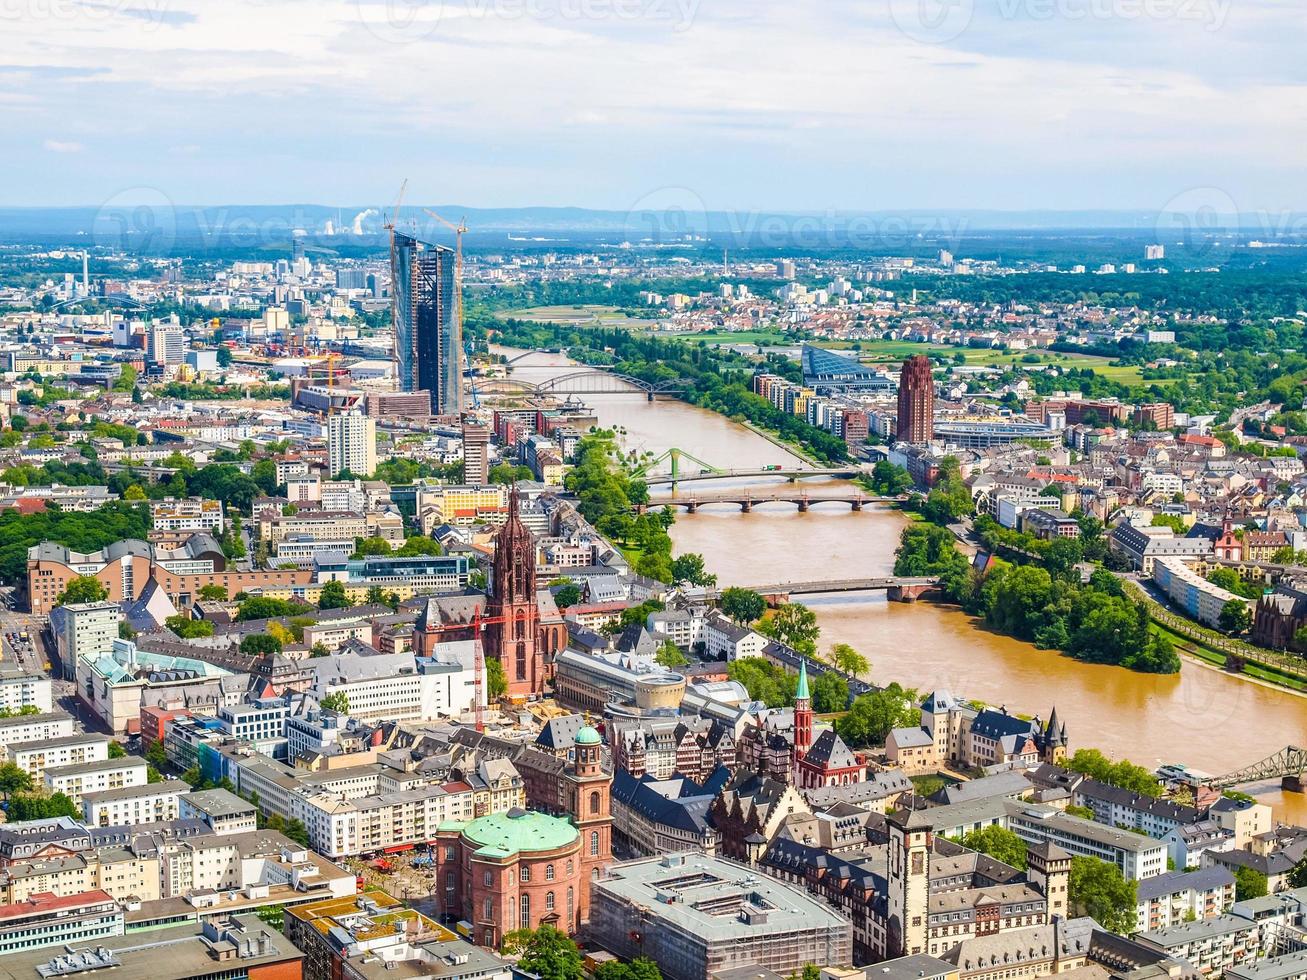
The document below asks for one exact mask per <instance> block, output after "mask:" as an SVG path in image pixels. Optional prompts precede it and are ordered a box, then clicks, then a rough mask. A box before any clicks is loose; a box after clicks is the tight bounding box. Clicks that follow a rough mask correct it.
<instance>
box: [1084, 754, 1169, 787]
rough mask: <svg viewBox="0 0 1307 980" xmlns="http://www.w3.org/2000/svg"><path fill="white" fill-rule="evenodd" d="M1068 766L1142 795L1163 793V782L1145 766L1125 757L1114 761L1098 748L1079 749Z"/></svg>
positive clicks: (1102, 781) (1111, 784) (1100, 780)
mask: <svg viewBox="0 0 1307 980" xmlns="http://www.w3.org/2000/svg"><path fill="white" fill-rule="evenodd" d="M1066 767H1067V768H1068V769H1071V770H1073V771H1075V772H1081V773H1084V774H1085V775H1086V776H1090V777H1092V778H1094V779H1097V780H1098V781H1099V782H1100V783H1107V784H1108V785H1109V786H1118V787H1120V788H1121V789H1128V790H1129V791H1130V792H1132V793H1138V794H1140V795H1141V796H1161V795H1162V788H1163V787H1162V784H1161V783H1160V782H1158V780H1157V777H1156V776H1154V775H1153V774H1152V773H1151V772H1149V771H1148V770H1147V769H1145V768H1144V767H1143V766H1137V765H1135V764H1134V763H1133V762H1128V761H1126V760H1124V759H1123V760H1121V761H1119V762H1114V761H1113V760H1111V759H1109V758H1107V756H1105V755H1103V753H1102V752H1100V751H1099V750H1098V749H1077V750H1076V751H1075V754H1074V755H1072V756H1071V758H1070V759H1068V760H1067V763H1066Z"/></svg>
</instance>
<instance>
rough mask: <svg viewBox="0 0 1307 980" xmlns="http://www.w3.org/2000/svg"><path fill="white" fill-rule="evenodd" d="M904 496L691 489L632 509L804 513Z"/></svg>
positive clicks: (889, 501)
mask: <svg viewBox="0 0 1307 980" xmlns="http://www.w3.org/2000/svg"><path fill="white" fill-rule="evenodd" d="M905 499H907V498H905V497H873V496H871V495H869V494H865V493H862V492H861V491H859V490H850V491H849V492H847V493H838V492H835V493H815V494H814V493H808V492H807V491H805V490H777V491H775V492H774V493H766V492H763V493H756V492H754V491H752V490H736V491H733V492H723V493H691V494H689V495H685V496H676V497H669V496H665V495H662V494H659V495H658V496H656V497H650V498H649V503H647V504H641V505H639V506H638V507H637V508H636V510H637V511H638V512H640V513H644V512H645V511H646V510H648V509H649V508H651V507H681V508H684V510H685V512H686V513H687V514H693V513H695V512H696V511H697V510H698V509H699V508H700V507H707V506H708V505H710V504H734V505H735V506H737V507H739V508H740V510H741V511H743V512H744V513H746V514H748V513H749V512H751V511H752V510H753V508H755V507H757V506H758V505H759V504H776V503H781V504H794V505H795V506H796V507H798V508H799V513H800V514H806V513H807V512H808V511H809V509H811V508H812V507H813V506H814V505H816V504H848V505H849V506H850V507H852V508H853V509H854V510H855V511H861V510H862V508H863V507H866V506H868V505H870V504H893V503H898V502H899V501H901V500H905Z"/></svg>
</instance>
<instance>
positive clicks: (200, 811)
mask: <svg viewBox="0 0 1307 980" xmlns="http://www.w3.org/2000/svg"><path fill="white" fill-rule="evenodd" d="M178 812H179V816H180V818H181V819H182V820H201V821H203V822H204V823H205V824H206V825H207V826H208V827H209V829H210V830H212V831H213V832H214V833H215V834H218V835H220V836H225V835H227V834H243V833H248V832H249V831H252V830H255V829H256V828H257V826H258V820H257V815H258V810H257V808H256V807H255V806H254V804H253V803H248V802H246V801H245V800H243V799H241V798H240V797H239V796H237V795H236V794H235V793H233V792H231V791H230V790H225V789H206V790H200V791H199V792H195V793H186V794H185V795H183V796H182V797H181V799H180V800H179V801H178Z"/></svg>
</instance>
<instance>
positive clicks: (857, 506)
mask: <svg viewBox="0 0 1307 980" xmlns="http://www.w3.org/2000/svg"><path fill="white" fill-rule="evenodd" d="M860 510H862V501H861V500H855V501H853V512H854V513H855V514H856V513H858V512H859V511H860Z"/></svg>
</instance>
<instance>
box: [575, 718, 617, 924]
mask: <svg viewBox="0 0 1307 980" xmlns="http://www.w3.org/2000/svg"><path fill="white" fill-rule="evenodd" d="M572 753H573V761H572V764H571V765H570V766H568V767H567V769H566V770H564V772H563V780H564V784H563V793H564V801H565V803H566V806H567V809H568V812H570V813H571V815H572V822H573V823H574V824H576V829H577V831H579V832H580V834H581V881H580V883H579V884H580V890H581V904H580V907H579V908H578V909H577V916H576V921H577V922H578V923H581V922H585V921H587V920H588V919H589V918H590V879H591V877H592V875H593V874H594V872H595V871H597V870H598V869H600V868H602V867H604V865H606V864H609V863H611V862H612V860H613V835H612V831H613V817H612V789H613V777H612V775H611V774H610V773H606V772H604V767H603V740H602V739H601V738H600V736H599V733H598V732H597V731H595V730H594V729H593V728H591V727H590V726H589V725H586V726H584V727H583V728H582V729H581V730H580V731H579V732H577V733H576V738H575V740H574V741H573V742H572Z"/></svg>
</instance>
